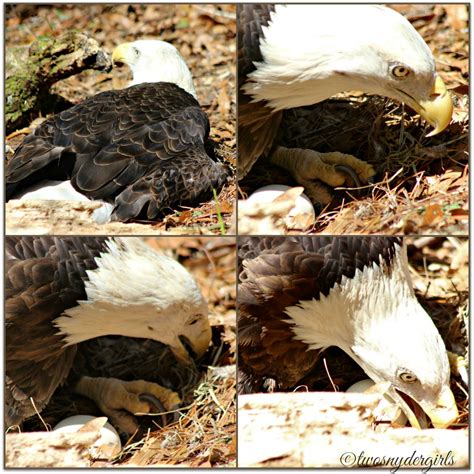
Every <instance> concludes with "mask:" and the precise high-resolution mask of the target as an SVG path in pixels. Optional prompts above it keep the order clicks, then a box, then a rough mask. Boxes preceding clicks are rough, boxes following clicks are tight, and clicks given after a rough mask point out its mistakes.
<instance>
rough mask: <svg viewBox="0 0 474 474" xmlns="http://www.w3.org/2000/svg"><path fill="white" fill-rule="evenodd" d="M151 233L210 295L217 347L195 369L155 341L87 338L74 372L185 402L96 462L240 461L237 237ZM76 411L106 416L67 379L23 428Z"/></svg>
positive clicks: (40, 426)
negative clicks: (168, 393)
mask: <svg viewBox="0 0 474 474" xmlns="http://www.w3.org/2000/svg"><path fill="white" fill-rule="evenodd" d="M137 238H141V237H137ZM144 238H145V237H144ZM145 239H146V241H147V243H148V244H149V245H150V246H151V247H153V248H155V249H157V250H159V251H162V252H164V253H166V254H168V255H175V256H177V258H178V259H179V261H180V262H181V263H182V264H183V265H184V266H185V267H186V268H187V269H188V270H189V272H190V273H191V274H192V275H193V276H194V278H195V279H196V281H197V283H198V285H199V287H200V289H201V291H202V293H203V295H204V297H205V298H206V299H207V301H208V307H209V321H210V324H211V327H212V345H211V347H210V348H209V350H208V351H207V353H206V354H205V355H204V357H203V358H202V360H200V361H199V363H198V364H197V365H195V366H191V367H190V366H184V365H183V364H180V363H178V362H177V361H176V358H175V357H174V356H173V355H172V354H171V352H170V351H169V349H168V348H167V347H166V346H164V345H163V344H160V343H159V342H156V341H151V340H144V339H134V338H125V337H119V336H114V337H100V338H96V339H93V340H91V341H87V342H85V343H82V344H81V346H80V350H79V351H78V356H77V357H76V360H75V362H74V366H73V371H74V372H75V373H76V374H77V373H79V374H87V375H89V376H97V377H99V376H107V377H116V378H120V379H122V380H137V379H144V380H147V381H151V382H156V383H159V384H161V385H164V386H166V387H168V388H171V389H172V390H175V391H177V392H178V393H179V394H180V396H181V398H182V400H183V405H184V408H183V409H182V411H180V417H179V420H178V421H177V422H175V423H172V424H168V425H166V426H163V422H162V419H161V417H141V418H140V431H139V432H138V433H136V434H135V435H134V436H133V437H132V438H129V439H122V443H123V449H122V451H121V453H120V454H119V455H118V456H117V457H116V458H114V459H113V460H111V461H105V460H91V466H92V467H101V466H103V467H106V466H122V467H142V466H143V467H144V466H147V467H148V466H150V467H151V466H154V465H155V466H156V465H160V466H163V465H166V466H169V467H172V466H188V467H232V466H235V456H236V451H235V449H236V429H235V428H236V414H235V393H236V389H235V383H236V366H235V363H236V360H235V346H236V344H235V337H236V334H235V300H236V285H235V239H234V238H232V237H218V236H216V237H174V238H164V237H146V238H145ZM76 414H88V415H93V416H103V415H101V413H100V411H99V410H98V408H97V407H96V406H95V404H94V403H93V402H91V401H90V400H88V399H86V398H84V397H82V396H79V395H77V394H75V393H74V392H73V391H72V389H71V387H69V386H68V385H67V384H66V385H65V386H64V387H62V388H60V389H58V390H57V391H56V393H55V395H54V396H53V398H52V399H51V401H50V403H49V404H48V406H47V407H46V408H45V409H44V410H43V411H42V412H41V418H42V420H43V421H42V420H41V419H40V418H39V417H37V416H35V417H33V418H31V419H29V420H27V421H26V422H24V424H23V428H22V430H23V431H44V430H45V429H51V427H54V426H55V425H56V424H57V423H58V422H59V421H60V420H62V419H64V418H66V417H68V416H72V415H76ZM45 425H46V426H45Z"/></svg>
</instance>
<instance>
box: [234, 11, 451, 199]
mask: <svg viewBox="0 0 474 474" xmlns="http://www.w3.org/2000/svg"><path fill="white" fill-rule="evenodd" d="M238 25H239V34H238V50H239V53H238V67H239V79H238V87H239V110H238V133H239V162H238V175H239V179H241V178H243V177H244V176H245V175H246V174H247V173H248V172H249V171H250V169H251V168H252V166H253V164H254V163H255V161H256V160H257V159H258V158H259V157H261V156H263V155H265V156H268V157H269V159H270V161H271V162H272V163H274V164H276V165H278V166H281V167H283V168H285V169H286V170H288V171H289V172H290V174H291V175H292V176H293V177H294V178H295V180H296V181H297V182H298V183H299V184H301V185H302V186H304V187H305V191H306V193H307V194H308V195H309V197H310V198H311V199H312V200H313V201H314V202H321V203H324V204H326V203H328V202H329V201H330V200H331V198H332V196H331V194H330V193H329V192H328V191H327V188H326V186H322V185H320V184H318V182H315V181H314V180H319V182H324V183H325V184H327V185H329V186H331V187H335V186H341V185H343V184H344V183H346V178H347V175H349V176H354V173H355V177H356V178H357V179H356V181H358V182H359V183H367V182H368V181H369V180H370V179H371V178H372V177H373V176H374V175H375V171H374V169H373V168H372V167H371V166H370V165H369V164H367V163H365V162H363V161H361V160H358V159H357V158H355V157H353V156H351V155H345V154H342V153H337V152H334V153H325V154H322V153H317V152H315V151H313V150H302V149H288V148H284V147H281V146H276V145H275V141H276V137H277V134H278V129H279V125H280V123H281V120H282V114H283V111H284V110H285V109H290V108H294V107H300V106H306V105H312V104H316V103H318V102H321V101H323V100H325V99H328V98H330V97H331V96H333V95H335V94H337V93H340V92H345V91H355V90H358V91H363V92H366V93H368V94H377V95H381V96H385V97H389V98H391V99H394V100H396V101H399V102H403V103H406V104H407V105H409V106H410V107H411V108H413V109H414V110H415V111H416V112H418V113H419V114H420V115H421V116H422V117H424V119H425V120H426V121H427V122H428V123H429V124H430V125H432V126H433V127H434V130H433V131H432V132H431V133H430V135H434V134H437V133H439V132H441V131H442V130H444V129H445V128H446V127H447V125H448V124H449V122H450V119H451V115H452V111H453V106H452V102H451V98H450V95H449V93H448V92H447V90H446V86H445V85H444V83H443V81H442V79H441V78H440V77H439V76H438V75H437V73H436V70H435V60H434V58H433V55H432V53H431V51H430V50H429V48H428V46H427V45H426V43H425V42H424V41H423V39H422V38H421V36H420V35H419V34H418V33H417V31H416V30H415V29H414V28H413V26H412V25H411V24H410V23H409V22H408V21H407V20H406V19H405V18H404V17H403V16H402V15H400V14H399V13H397V12H396V11H394V10H392V9H390V8H387V7H383V6H380V5H331V4H327V5H279V4H278V5H270V4H242V5H238ZM351 170H352V171H351ZM351 180H352V181H354V180H353V179H352V178H351ZM347 182H349V181H347Z"/></svg>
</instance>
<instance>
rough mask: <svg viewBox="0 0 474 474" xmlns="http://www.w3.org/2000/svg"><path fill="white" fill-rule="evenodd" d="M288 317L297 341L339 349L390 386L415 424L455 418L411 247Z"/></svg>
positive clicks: (441, 348)
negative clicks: (415, 281) (416, 284)
mask: <svg viewBox="0 0 474 474" xmlns="http://www.w3.org/2000/svg"><path fill="white" fill-rule="evenodd" d="M286 312H287V314H288V315H289V316H290V319H288V320H287V322H288V323H290V324H291V325H292V328H293V332H294V333H295V338H296V339H298V340H301V341H303V342H305V343H306V344H308V345H309V348H310V349H316V350H321V349H324V348H326V347H329V346H337V347H340V348H341V349H343V350H344V351H345V352H346V353H347V354H348V355H350V356H351V357H352V358H353V359H354V360H355V361H356V362H357V363H358V364H359V365H360V366H361V367H362V368H363V369H364V371H365V372H366V374H367V375H368V376H369V377H370V378H371V379H372V380H373V381H374V382H376V383H381V384H386V383H387V382H389V389H388V392H387V393H388V394H389V395H390V396H391V397H392V398H393V399H394V400H395V401H396V402H397V403H398V404H399V405H400V407H401V408H402V409H403V411H404V412H405V414H406V415H407V418H408V419H409V420H410V423H411V424H412V426H417V427H420V426H422V427H426V426H424V420H423V418H422V417H420V416H419V415H420V413H421V414H422V413H423V412H424V413H426V414H427V415H428V416H429V417H430V418H431V421H432V423H433V426H435V427H438V428H440V427H446V426H448V425H449V424H451V423H452V422H453V421H454V420H455V419H456V418H457V417H458V410H457V407H456V402H455V400H454V396H453V393H452V391H451V389H450V386H449V380H450V368H449V362H448V357H447V353H446V347H445V345H444V342H443V340H442V339H441V336H440V334H439V332H438V330H437V328H436V326H435V325H434V323H433V320H432V319H431V317H430V316H429V315H428V314H427V313H426V311H425V310H424V309H423V307H422V306H421V305H420V303H419V302H418V300H417V299H416V296H415V294H414V291H413V286H412V284H411V278H410V275H409V270H408V262H407V256H406V248H401V247H399V246H398V245H396V252H395V256H394V258H393V260H392V262H391V264H390V266H388V264H387V262H384V261H383V260H382V258H381V259H380V262H379V264H373V265H372V266H369V267H364V268H363V270H362V271H361V270H357V271H356V273H355V276H354V277H353V278H346V277H343V279H342V281H341V283H340V284H336V285H335V286H334V287H333V288H332V289H331V291H330V293H329V295H328V296H327V297H325V296H324V295H321V296H320V299H319V300H318V301H316V300H312V301H304V302H301V303H300V304H298V305H297V306H292V307H289V308H287V311H286ZM328 315H330V317H328ZM407 402H408V403H407ZM420 407H421V410H420V409H419V408H420Z"/></svg>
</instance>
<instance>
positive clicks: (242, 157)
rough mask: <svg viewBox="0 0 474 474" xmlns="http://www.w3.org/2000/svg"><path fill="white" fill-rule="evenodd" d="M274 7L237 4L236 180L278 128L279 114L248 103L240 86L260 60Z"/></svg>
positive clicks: (263, 151) (266, 150)
mask: <svg viewBox="0 0 474 474" xmlns="http://www.w3.org/2000/svg"><path fill="white" fill-rule="evenodd" d="M274 9H275V7H274V5H269V4H258V5H256V4H240V5H237V20H238V26H239V31H238V68H239V69H238V71H239V78H238V88H239V89H238V90H239V120H238V129H239V161H238V177H239V179H241V178H243V177H244V176H245V175H246V174H247V173H248V172H249V170H250V168H252V166H253V164H254V163H255V161H256V160H257V159H258V158H259V157H260V156H262V155H264V154H268V153H269V151H270V149H271V147H272V145H273V141H274V139H275V137H276V134H277V132H278V128H279V126H280V122H281V118H282V112H281V111H274V110H272V109H271V108H270V107H265V105H264V104H263V103H262V102H251V97H250V96H248V95H247V94H245V93H244V92H243V90H242V86H243V85H244V84H245V82H246V80H247V75H248V74H250V73H251V72H252V71H253V70H255V65H254V63H255V62H258V61H262V54H261V52H260V45H259V39H260V38H261V37H262V36H263V33H262V26H266V25H267V24H268V22H269V21H270V13H271V12H272V11H274Z"/></svg>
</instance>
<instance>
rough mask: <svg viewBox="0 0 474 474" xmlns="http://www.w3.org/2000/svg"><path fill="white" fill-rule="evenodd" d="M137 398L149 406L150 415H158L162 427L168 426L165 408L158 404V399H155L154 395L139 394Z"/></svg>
mask: <svg viewBox="0 0 474 474" xmlns="http://www.w3.org/2000/svg"><path fill="white" fill-rule="evenodd" d="M138 398H139V399H140V400H141V401H142V402H147V403H148V404H149V405H150V408H151V413H154V414H156V415H159V416H160V418H161V422H162V426H166V425H167V424H168V417H167V415H166V413H164V412H166V408H165V407H164V406H163V404H162V403H161V402H160V400H159V399H158V398H156V397H155V395H153V394H151V393H141V394H140V395H139V396H138Z"/></svg>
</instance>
